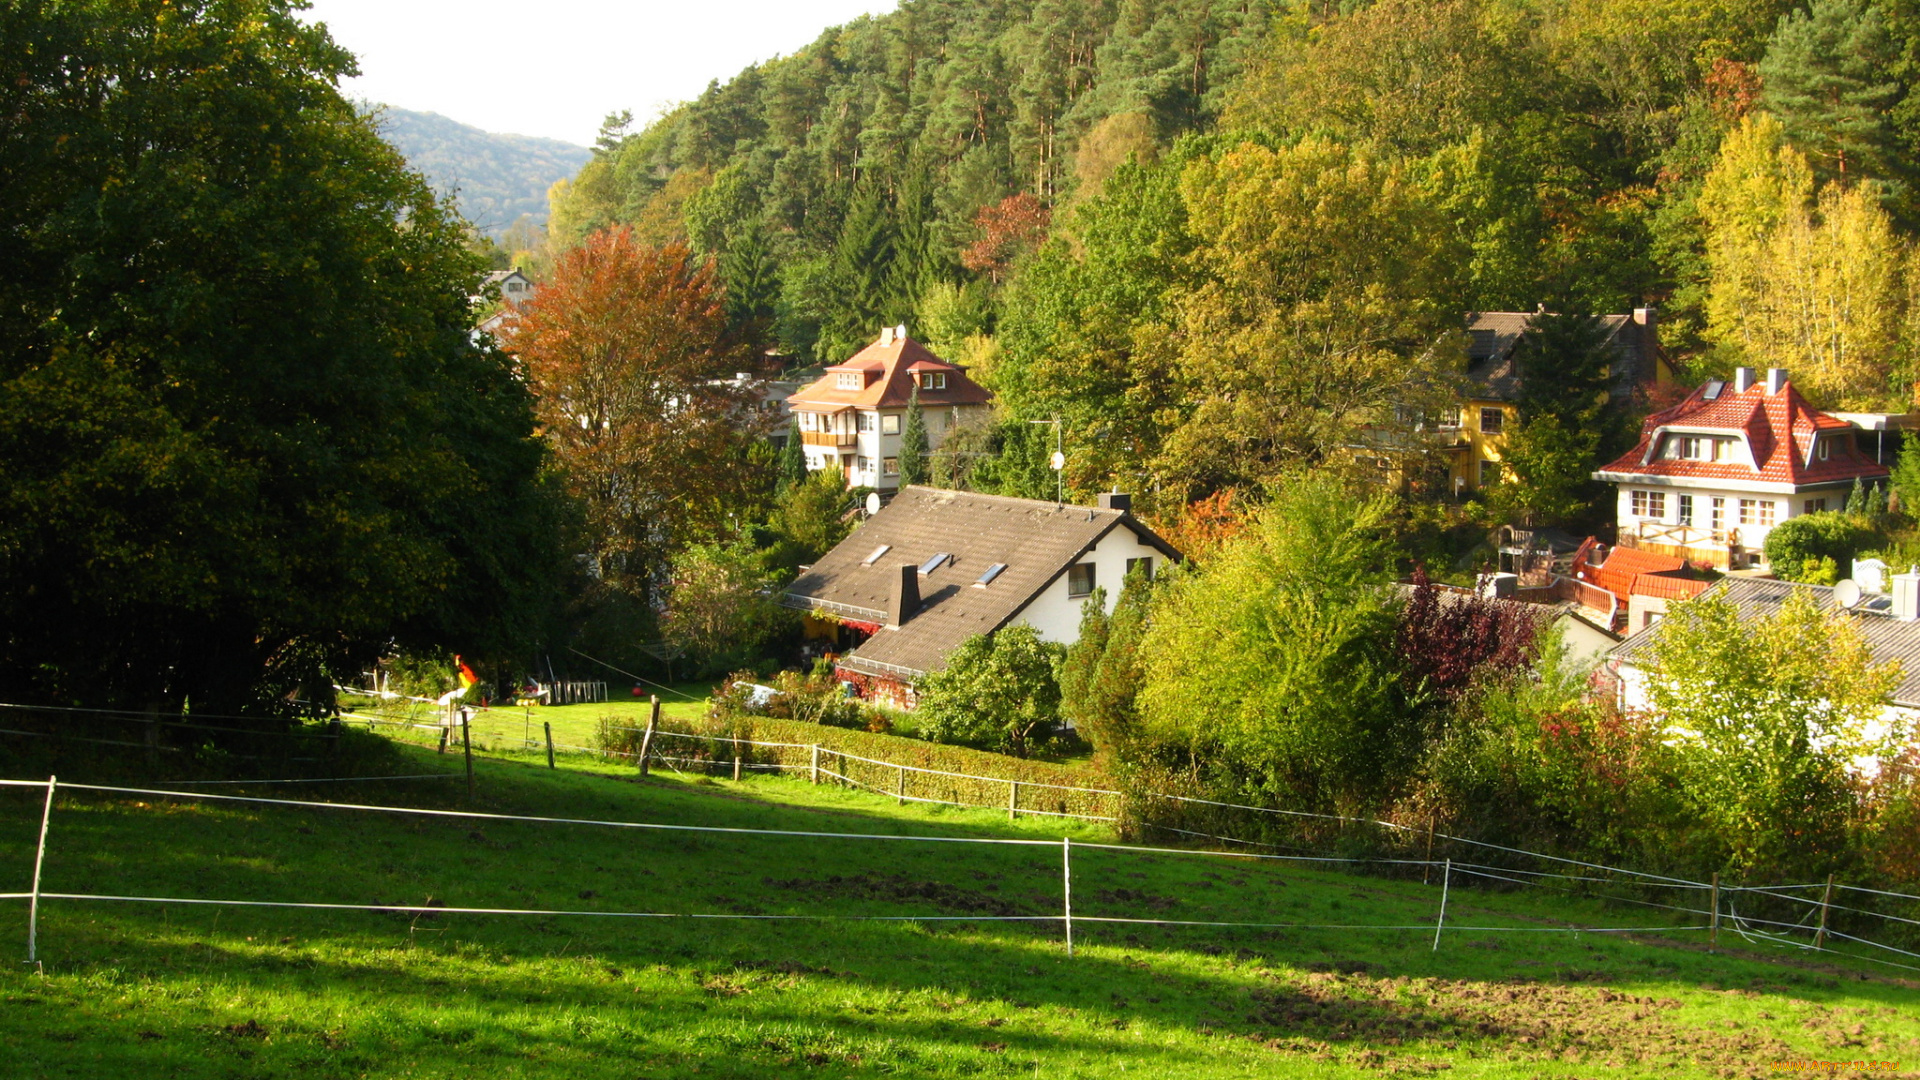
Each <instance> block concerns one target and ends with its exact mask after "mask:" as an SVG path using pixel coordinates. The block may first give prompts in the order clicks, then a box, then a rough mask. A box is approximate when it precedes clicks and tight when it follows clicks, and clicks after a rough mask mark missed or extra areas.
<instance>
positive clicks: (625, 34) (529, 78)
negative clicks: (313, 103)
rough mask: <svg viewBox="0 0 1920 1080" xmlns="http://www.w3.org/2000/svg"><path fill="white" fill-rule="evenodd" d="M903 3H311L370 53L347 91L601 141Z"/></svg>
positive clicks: (517, 129) (337, 36)
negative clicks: (619, 126) (602, 133)
mask: <svg viewBox="0 0 1920 1080" xmlns="http://www.w3.org/2000/svg"><path fill="white" fill-rule="evenodd" d="M894 7H895V0H630V2H627V3H619V2H615V0H312V6H311V8H310V9H309V10H308V11H307V13H306V18H307V19H308V20H310V21H313V22H323V23H326V24H327V28H328V29H329V30H330V31H331V32H332V34H333V39H334V40H335V41H337V42H339V43H340V44H341V45H343V46H345V47H346V48H347V49H349V50H351V51H352V52H353V53H354V54H355V55H356V56H358V57H359V58H360V71H361V75H360V77H359V78H357V79H352V80H349V81H348V83H347V85H346V86H345V87H344V88H343V89H344V90H345V91H346V93H347V94H348V95H350V96H352V97H355V98H366V99H368V100H370V101H377V102H380V103H382V104H385V105H392V106H395V107H398V108H402V109H417V110H420V111H423V112H437V113H439V114H441V115H442V116H447V117H451V118H452V119H455V120H458V121H460V122H461V123H463V124H472V125H473V126H475V127H479V128H484V129H486V130H488V131H496V132H510V133H513V134H517V135H544V136H547V137H549V138H554V139H565V140H567V141H568V142H573V143H580V144H582V145H591V144H592V142H593V137H594V133H595V132H597V131H598V130H599V129H600V121H601V120H602V119H603V118H604V117H605V116H606V115H607V114H608V113H610V112H616V111H618V110H620V109H631V110H633V117H634V126H635V127H636V128H638V127H639V126H641V125H642V124H644V123H645V122H646V121H648V120H651V119H652V118H653V117H655V116H657V115H659V113H660V112H661V111H662V109H663V108H664V107H666V106H669V105H672V104H673V103H675V102H680V101H686V100H688V99H690V98H693V97H696V96H698V95H699V93H700V92H701V91H702V90H704V89H706V86H707V83H708V81H709V80H712V79H719V80H721V81H722V82H724V81H726V80H727V78H728V77H730V76H732V75H733V74H734V73H735V72H738V71H739V70H740V69H741V68H743V67H746V66H747V65H749V64H751V63H754V62H755V61H758V60H766V59H769V58H771V57H773V56H777V55H783V54H787V53H792V52H794V51H795V50H797V49H799V48H800V47H801V46H803V45H805V44H807V43H808V42H810V41H812V40H813V39H814V38H816V37H818V36H819V35H820V32H821V31H822V30H825V29H826V28H827V27H829V26H837V25H839V24H841V23H844V22H848V21H850V20H852V19H855V18H858V17H859V16H861V15H865V14H879V13H881V12H885V11H891V10H893V8H894Z"/></svg>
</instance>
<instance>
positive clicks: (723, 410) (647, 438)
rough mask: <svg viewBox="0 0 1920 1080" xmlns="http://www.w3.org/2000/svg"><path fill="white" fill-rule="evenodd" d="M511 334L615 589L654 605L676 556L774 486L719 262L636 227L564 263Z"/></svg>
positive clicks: (604, 235) (724, 527)
mask: <svg viewBox="0 0 1920 1080" xmlns="http://www.w3.org/2000/svg"><path fill="white" fill-rule="evenodd" d="M503 337H504V339H505V341H506V344H507V347H508V348H510V349H512V350H513V352H514V353H515V354H516V355H518V356H519V358H520V360H521V363H522V364H523V365H524V367H525V371H526V375H527V380H528V382H530V383H531V384H532V386H533V389H534V392H535V394H536V395H537V396H538V398H539V416H540V421H541V423H542V424H543V425H544V426H545V428H546V432H547V438H548V441H549V443H550V444H551V445H552V447H553V452H554V455H555V460H556V462H557V464H558V466H559V470H560V474H561V476H562V477H563V478H564V481H565V485H566V488H567V490H568V491H569V492H570V493H571V494H572V495H573V497H574V498H575V499H576V500H578V502H579V504H580V506H581V508H582V510H583V512H584V514H585V519H586V532H585V537H584V544H585V548H586V550H585V552H584V554H586V555H587V556H588V559H589V562H590V563H591V566H592V570H593V572H594V573H595V574H596V575H597V576H598V577H599V578H600V579H601V580H602V581H605V582H608V583H609V584H612V585H614V586H615V587H617V588H620V589H622V590H624V591H626V592H627V593H629V594H631V595H635V596H640V597H648V596H651V595H653V593H654V592H655V591H656V587H657V585H658V578H659V575H660V573H661V571H662V568H663V567H664V565H665V560H666V558H667V556H668V555H670V554H671V553H672V552H673V551H674V550H676V549H677V548H679V547H680V546H682V545H684V544H687V543H690V542H697V541H702V540H710V539H715V538H720V537H723V536H725V535H727V534H729V533H731V532H735V531H737V528H738V527H744V525H745V522H744V521H736V522H734V523H733V525H734V526H735V528H731V529H730V528H729V521H728V519H729V517H730V516H732V515H733V514H734V513H737V512H738V511H739V510H740V508H741V507H743V506H746V505H749V504H750V503H751V502H752V501H753V500H754V499H755V498H756V497H757V496H758V494H759V488H761V487H762V486H764V485H762V484H761V483H760V478H759V477H757V476H755V475H754V474H753V472H752V471H751V470H749V469H747V468H745V467H744V466H745V461H746V446H747V443H748V441H749V436H750V435H751V434H752V433H753V432H754V431H755V430H756V425H754V424H753V423H752V422H751V417H750V414H749V405H750V394H749V391H748V389H747V388H746V387H743V386H741V385H740V384H738V383H737V382H734V381H733V380H732V379H730V378H729V376H730V375H731V374H732V372H733V371H734V370H735V369H736V367H737V366H738V362H739V361H740V360H741V359H742V357H743V355H744V350H742V349H741V347H740V346H739V344H738V342H737V341H736V340H735V339H734V338H733V337H732V336H731V335H730V334H729V332H728V320H727V310H726V301H725V297H724V295H723V292H722V290H721V288H720V285H719V281H718V278H717V276H716V275H715V273H714V270H713V266H712V264H711V263H709V262H706V261H702V260H699V259H697V258H695V256H694V255H693V254H692V252H690V251H688V250H687V248H686V247H684V246H683V245H680V244H670V245H668V246H666V247H653V246H650V245H647V244H643V243H641V242H640V241H639V240H637V239H636V238H635V237H634V235H633V233H632V232H630V231H629V230H626V229H617V230H607V231H604V232H599V233H595V234H594V235H593V236H590V237H588V238H587V240H586V241H585V242H584V243H582V244H581V245H580V246H578V247H576V248H573V249H572V250H570V251H568V252H567V253H566V254H565V255H563V256H561V257H560V260H559V261H558V262H557V263H556V264H555V265H554V270H553V276H552V277H551V278H550V279H548V281H547V282H546V283H545V284H544V285H543V286H542V288H541V290H540V292H539V293H538V294H536V296H535V297H534V299H533V300H531V301H529V302H528V303H527V304H526V305H525V306H524V307H522V308H521V309H520V310H519V312H518V313H517V315H516V316H515V317H514V318H513V319H512V320H511V321H509V323H508V324H507V326H506V328H505V329H504V331H503Z"/></svg>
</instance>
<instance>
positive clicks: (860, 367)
mask: <svg viewBox="0 0 1920 1080" xmlns="http://www.w3.org/2000/svg"><path fill="white" fill-rule="evenodd" d="M848 371H857V372H859V373H860V374H861V376H862V378H861V388H860V389H858V390H842V389H841V388H840V373H842V372H848ZM917 371H944V372H946V373H947V385H946V389H944V390H922V391H920V404H921V405H923V406H927V407H932V406H935V405H985V404H986V403H987V402H989V401H991V400H993V395H991V394H989V393H987V391H986V390H985V389H983V388H982V387H981V386H980V384H978V383H976V382H974V381H973V380H972V379H970V378H968V377H967V371H966V369H965V368H963V367H961V366H960V365H958V364H949V363H947V362H946V361H945V360H942V359H940V358H939V357H938V356H935V355H934V354H933V352H932V350H930V349H928V348H927V347H926V346H925V345H922V344H920V343H919V342H917V341H915V340H913V339H912V338H910V337H906V336H905V335H898V336H896V335H894V334H892V333H891V332H889V333H887V334H885V335H883V336H882V337H881V338H880V339H878V340H876V341H875V342H874V343H873V344H871V345H868V346H867V347H866V348H864V349H861V350H860V351H859V352H857V353H855V354H853V357H852V358H851V359H849V360H847V361H846V362H845V363H840V364H834V365H833V366H831V367H829V368H827V369H826V374H824V375H822V376H821V377H820V378H819V379H817V380H815V381H814V383H813V384H812V385H810V386H807V387H805V388H803V389H802V390H801V391H800V392H799V393H797V394H794V395H793V396H792V397H789V398H788V399H787V402H788V403H789V404H791V405H792V406H793V407H794V408H795V409H801V410H805V411H809V412H839V411H841V410H843V409H850V408H852V409H904V408H906V407H907V400H908V399H909V398H910V397H911V396H912V395H913V382H914V380H913V376H912V374H911V373H912V372H917Z"/></svg>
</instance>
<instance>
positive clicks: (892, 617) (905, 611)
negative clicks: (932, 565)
mask: <svg viewBox="0 0 1920 1080" xmlns="http://www.w3.org/2000/svg"><path fill="white" fill-rule="evenodd" d="M899 571H900V576H899V580H897V581H895V582H894V583H893V590H892V592H891V593H890V595H888V597H887V628H888V629H890V630H898V629H900V628H901V627H902V626H904V625H906V622H907V620H908V619H911V618H913V613H914V612H915V611H918V610H919V608H920V568H919V567H917V566H915V565H913V564H912V563H901V564H900V567H899Z"/></svg>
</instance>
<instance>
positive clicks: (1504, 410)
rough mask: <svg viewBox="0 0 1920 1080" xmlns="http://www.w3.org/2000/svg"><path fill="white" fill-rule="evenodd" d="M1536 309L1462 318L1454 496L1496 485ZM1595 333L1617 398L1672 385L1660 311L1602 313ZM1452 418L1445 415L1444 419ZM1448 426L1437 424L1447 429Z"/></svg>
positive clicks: (1516, 408) (1479, 313) (1514, 414)
mask: <svg viewBox="0 0 1920 1080" xmlns="http://www.w3.org/2000/svg"><path fill="white" fill-rule="evenodd" d="M1540 314H1541V312H1534V311H1476V312H1473V313H1472V314H1470V315H1469V316H1468V317H1467V370H1466V386H1467V389H1466V392H1465V394H1464V400H1463V401H1462V402H1461V408H1460V414H1459V423H1458V425H1457V426H1454V432H1455V433H1456V434H1457V442H1456V444H1455V447H1456V452H1455V454H1454V460H1453V462H1452V474H1453V475H1452V484H1453V490H1454V493H1455V494H1464V493H1466V492H1469V491H1477V490H1479V489H1480V488H1482V487H1485V486H1487V485H1488V484H1494V483H1498V482H1499V480H1500V475H1501V465H1500V455H1501V451H1502V450H1503V449H1504V448H1505V446H1506V432H1507V429H1508V428H1510V427H1511V426H1512V425H1513V424H1515V423H1517V422H1518V420H1519V412H1520V406H1519V402H1520V395H1521V390H1522V387H1523V386H1524V384H1525V380H1526V377H1527V373H1526V372H1525V371H1524V370H1522V368H1523V366H1524V365H1523V364H1522V363H1521V358H1520V356H1519V346H1520V339H1521V337H1522V336H1523V335H1525V334H1526V332H1527V327H1528V326H1530V325H1532V323H1533V320H1534V319H1536V318H1538V317H1539V315H1540ZM1599 320H1600V328H1601V331H1602V333H1604V334H1605V336H1606V347H1607V349H1608V350H1609V353H1610V355H1611V356H1612V362H1611V363H1609V364H1608V372H1609V374H1610V375H1611V376H1612V380H1613V381H1612V393H1613V396H1614V397H1615V398H1617V399H1620V400H1625V399H1627V398H1631V397H1633V396H1634V395H1635V394H1637V393H1641V392H1643V391H1646V390H1650V389H1652V388H1653V387H1655V386H1661V385H1665V384H1667V383H1671V382H1672V381H1673V367H1672V365H1671V364H1670V363H1669V362H1668V361H1667V358H1666V355H1665V354H1664V353H1663V352H1662V351H1661V349H1660V336H1659V312H1658V311H1657V310H1656V309H1654V308H1650V307H1643V308H1635V309H1633V313H1632V314H1631V315H1602V316H1600V317H1599ZM1449 419H1450V418H1449ZM1448 426H1450V425H1447V424H1444V423H1443V424H1442V430H1443V431H1444V430H1445V429H1446V428H1447V427H1448Z"/></svg>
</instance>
